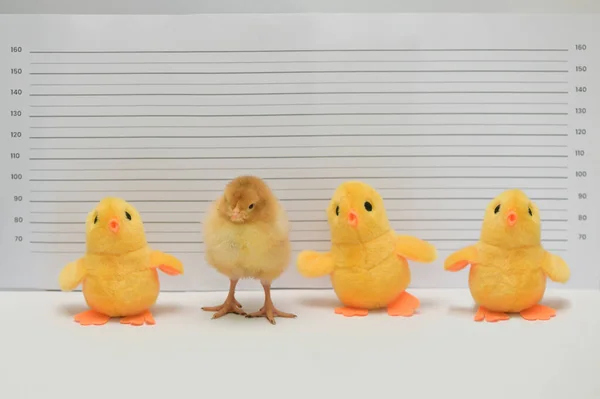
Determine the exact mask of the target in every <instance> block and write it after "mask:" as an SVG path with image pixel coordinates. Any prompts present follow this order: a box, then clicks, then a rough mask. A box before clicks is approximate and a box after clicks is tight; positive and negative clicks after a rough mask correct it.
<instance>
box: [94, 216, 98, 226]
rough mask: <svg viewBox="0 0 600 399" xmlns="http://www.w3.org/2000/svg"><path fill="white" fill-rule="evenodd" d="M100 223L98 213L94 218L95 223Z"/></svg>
mask: <svg viewBox="0 0 600 399" xmlns="http://www.w3.org/2000/svg"><path fill="white" fill-rule="evenodd" d="M96 223H98V215H96V217H95V218H94V224H96Z"/></svg>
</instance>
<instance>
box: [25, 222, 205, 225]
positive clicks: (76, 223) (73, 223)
mask: <svg viewBox="0 0 600 399" xmlns="http://www.w3.org/2000/svg"><path fill="white" fill-rule="evenodd" d="M29 223H30V224H72V225H80V224H81V222H37V221H31V222H29ZM144 224H201V223H200V222H191V221H187V222H176V221H161V222H155V221H151V222H147V221H145V222H144Z"/></svg>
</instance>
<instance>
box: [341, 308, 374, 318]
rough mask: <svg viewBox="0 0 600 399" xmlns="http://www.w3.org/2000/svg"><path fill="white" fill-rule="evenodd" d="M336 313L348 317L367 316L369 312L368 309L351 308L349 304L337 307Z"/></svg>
mask: <svg viewBox="0 0 600 399" xmlns="http://www.w3.org/2000/svg"><path fill="white" fill-rule="evenodd" d="M335 313H336V314H341V315H343V316H346V317H354V316H359V317H362V316H366V315H368V314H369V311H368V310H367V309H359V308H351V307H349V306H341V307H339V308H335Z"/></svg>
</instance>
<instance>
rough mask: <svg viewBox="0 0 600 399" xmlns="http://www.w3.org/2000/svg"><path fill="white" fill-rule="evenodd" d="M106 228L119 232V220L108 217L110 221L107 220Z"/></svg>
mask: <svg viewBox="0 0 600 399" xmlns="http://www.w3.org/2000/svg"><path fill="white" fill-rule="evenodd" d="M108 228H109V229H110V230H111V231H112V232H113V233H115V234H116V233H118V232H119V229H120V228H121V226H120V225H119V221H118V220H117V218H112V219H110V221H109V222H108Z"/></svg>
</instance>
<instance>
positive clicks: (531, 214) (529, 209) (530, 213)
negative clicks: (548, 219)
mask: <svg viewBox="0 0 600 399" xmlns="http://www.w3.org/2000/svg"><path fill="white" fill-rule="evenodd" d="M527 210H528V211H529V216H533V212H531V208H528V209H527Z"/></svg>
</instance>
